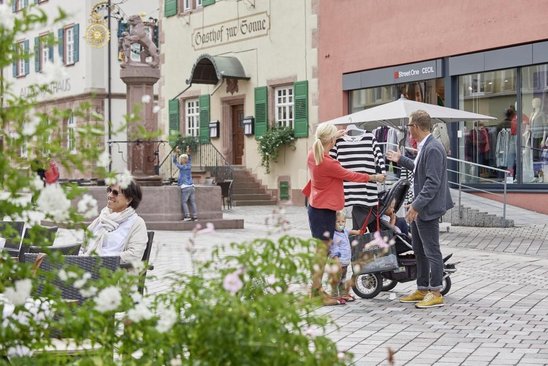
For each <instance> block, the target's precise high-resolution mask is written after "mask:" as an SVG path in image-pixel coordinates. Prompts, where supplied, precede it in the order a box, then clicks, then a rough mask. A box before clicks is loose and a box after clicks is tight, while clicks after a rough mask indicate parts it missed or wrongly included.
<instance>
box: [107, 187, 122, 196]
mask: <svg viewBox="0 0 548 366" xmlns="http://www.w3.org/2000/svg"><path fill="white" fill-rule="evenodd" d="M109 193H112V194H113V195H114V197H118V195H119V194H120V191H118V190H117V189H112V188H111V187H107V194H109Z"/></svg>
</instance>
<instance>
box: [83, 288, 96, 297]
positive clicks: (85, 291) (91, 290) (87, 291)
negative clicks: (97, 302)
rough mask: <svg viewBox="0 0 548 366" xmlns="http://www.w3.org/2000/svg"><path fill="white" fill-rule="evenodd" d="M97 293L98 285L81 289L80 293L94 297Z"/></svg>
mask: <svg viewBox="0 0 548 366" xmlns="http://www.w3.org/2000/svg"><path fill="white" fill-rule="evenodd" d="M96 293H97V287H93V286H91V287H88V288H87V289H85V288H82V289H80V294H81V295H82V296H83V297H92V296H95V294H96Z"/></svg>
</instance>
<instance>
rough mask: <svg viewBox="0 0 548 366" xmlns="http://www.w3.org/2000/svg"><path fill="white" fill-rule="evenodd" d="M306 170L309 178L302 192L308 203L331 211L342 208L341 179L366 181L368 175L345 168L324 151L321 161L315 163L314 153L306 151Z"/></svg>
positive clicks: (342, 192) (342, 190)
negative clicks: (317, 163) (308, 172)
mask: <svg viewBox="0 0 548 366" xmlns="http://www.w3.org/2000/svg"><path fill="white" fill-rule="evenodd" d="M308 170H309V171H310V180H309V181H308V183H307V184H306V186H305V187H304V188H303V190H302V192H303V194H304V195H305V196H307V197H308V203H309V204H310V206H312V207H314V208H320V209H322V208H324V209H329V210H333V211H338V210H342V209H343V208H344V189H343V181H345V180H346V181H351V182H368V181H369V175H368V174H365V173H355V172H353V171H351V170H348V169H345V168H343V167H342V166H341V163H339V162H338V161H337V160H335V159H333V158H332V157H330V156H329V153H324V155H323V161H322V163H321V164H320V165H316V162H315V161H314V153H313V152H312V151H310V152H309V153H308Z"/></svg>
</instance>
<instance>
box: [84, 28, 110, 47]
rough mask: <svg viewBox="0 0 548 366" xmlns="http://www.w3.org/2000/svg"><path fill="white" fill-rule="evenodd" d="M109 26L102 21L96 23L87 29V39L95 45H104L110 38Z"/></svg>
mask: <svg viewBox="0 0 548 366" xmlns="http://www.w3.org/2000/svg"><path fill="white" fill-rule="evenodd" d="M109 37H110V34H109V31H108V28H107V27H106V26H105V25H104V24H102V23H95V24H91V25H90V26H88V28H87V29H86V39H87V41H88V42H89V44H90V45H92V46H94V47H103V46H104V45H105V44H106V43H107V42H108V40H109Z"/></svg>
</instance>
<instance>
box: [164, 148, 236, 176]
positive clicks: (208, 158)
mask: <svg viewBox="0 0 548 366" xmlns="http://www.w3.org/2000/svg"><path fill="white" fill-rule="evenodd" d="M181 141H182V138H179V140H178V141H177V143H176V144H174V146H173V147H172V148H171V150H170V151H169V152H168V153H167V154H166V156H165V157H164V159H163V160H162V162H161V163H160V165H159V168H158V169H160V168H161V167H162V166H163V165H164V164H165V163H166V162H167V161H169V162H171V156H172V154H173V152H174V151H175V146H177V145H178V143H180V142H181ZM193 144H195V146H196V148H195V151H193V154H192V164H193V165H194V166H198V167H199V169H200V170H205V171H208V172H209V173H210V174H211V176H213V177H214V179H215V181H216V182H222V181H224V180H227V179H233V178H234V169H233V168H232V165H231V164H230V163H229V162H228V161H227V160H226V158H225V157H224V155H223V154H222V153H221V152H220V151H219V150H217V148H216V147H215V145H213V144H211V143H209V142H208V143H200V142H199V141H198V140H196V141H194V142H193ZM177 173H178V170H176V169H173V164H170V166H169V176H170V178H171V179H173V178H174V175H176V174H177Z"/></svg>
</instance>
